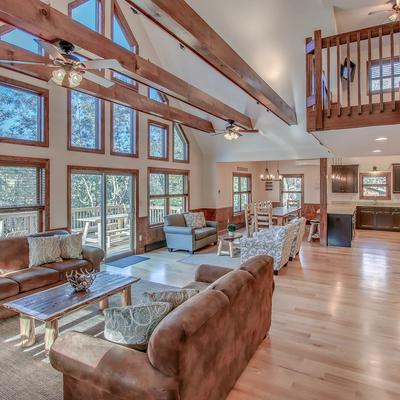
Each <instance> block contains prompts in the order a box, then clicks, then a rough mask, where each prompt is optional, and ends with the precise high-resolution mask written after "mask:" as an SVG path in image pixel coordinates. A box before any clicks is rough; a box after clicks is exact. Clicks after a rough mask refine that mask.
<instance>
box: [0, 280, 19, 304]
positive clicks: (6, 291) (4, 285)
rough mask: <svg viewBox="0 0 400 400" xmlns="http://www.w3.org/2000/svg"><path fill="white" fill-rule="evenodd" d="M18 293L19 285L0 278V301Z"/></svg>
mask: <svg viewBox="0 0 400 400" xmlns="http://www.w3.org/2000/svg"><path fill="white" fill-rule="evenodd" d="M18 293H19V285H18V283H17V282H14V281H12V280H11V279H7V278H0V300H3V299H7V298H8V297H11V296H15V295H16V294H18Z"/></svg>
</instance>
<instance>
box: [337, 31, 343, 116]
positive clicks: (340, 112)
mask: <svg viewBox="0 0 400 400" xmlns="http://www.w3.org/2000/svg"><path fill="white" fill-rule="evenodd" d="M336 81H337V116H338V117H340V116H341V115H342V106H341V105H340V90H341V87H340V38H339V37H338V36H337V37H336Z"/></svg>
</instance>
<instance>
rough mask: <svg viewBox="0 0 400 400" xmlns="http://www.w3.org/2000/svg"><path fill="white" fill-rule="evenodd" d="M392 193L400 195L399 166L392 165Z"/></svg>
mask: <svg viewBox="0 0 400 400" xmlns="http://www.w3.org/2000/svg"><path fill="white" fill-rule="evenodd" d="M393 193H400V164H393Z"/></svg>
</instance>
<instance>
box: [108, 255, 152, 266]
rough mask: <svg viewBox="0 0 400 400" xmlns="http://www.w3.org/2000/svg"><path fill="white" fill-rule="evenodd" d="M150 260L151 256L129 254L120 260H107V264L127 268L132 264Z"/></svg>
mask: <svg viewBox="0 0 400 400" xmlns="http://www.w3.org/2000/svg"><path fill="white" fill-rule="evenodd" d="M146 260H150V258H149V257H142V256H129V257H124V258H120V259H119V260H114V261H110V262H107V263H106V264H107V265H111V266H112V267H117V268H126V267H130V266H131V265H134V264H138V263H140V262H143V261H146Z"/></svg>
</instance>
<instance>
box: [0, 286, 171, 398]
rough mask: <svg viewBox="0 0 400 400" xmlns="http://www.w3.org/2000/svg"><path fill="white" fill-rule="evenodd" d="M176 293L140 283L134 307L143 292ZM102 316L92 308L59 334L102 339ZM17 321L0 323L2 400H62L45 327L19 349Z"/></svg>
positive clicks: (68, 320) (63, 324)
mask: <svg viewBox="0 0 400 400" xmlns="http://www.w3.org/2000/svg"><path fill="white" fill-rule="evenodd" d="M164 289H176V288H175V287H173V286H167V285H161V284H158V283H154V282H149V281H146V280H141V281H139V282H137V283H135V284H134V285H133V288H132V303H133V304H139V303H140V302H141V298H142V295H143V293H144V292H147V291H160V290H164ZM119 304H120V296H119V295H115V296H112V297H111V298H110V305H112V306H116V305H119ZM103 328H104V322H103V316H102V314H101V313H100V312H99V309H98V306H96V305H92V306H90V307H88V308H86V309H83V310H79V311H77V312H75V313H72V314H71V315H69V316H67V317H64V318H62V319H61V320H60V334H61V335H62V334H63V333H65V332H67V331H70V330H75V331H79V332H83V333H85V334H88V335H91V336H96V337H101V336H102V333H103ZM18 333H19V320H18V317H13V318H9V319H6V320H0V399H1V400H62V398H63V395H62V374H61V373H59V372H58V371H56V370H55V369H53V367H52V366H51V365H50V363H49V360H48V358H47V357H46V355H45V352H44V343H43V340H44V325H43V324H41V323H39V322H37V323H36V339H37V341H36V344H35V345H34V346H32V347H30V348H28V349H22V348H21V347H20V345H19V342H20V338H19V334H18Z"/></svg>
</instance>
